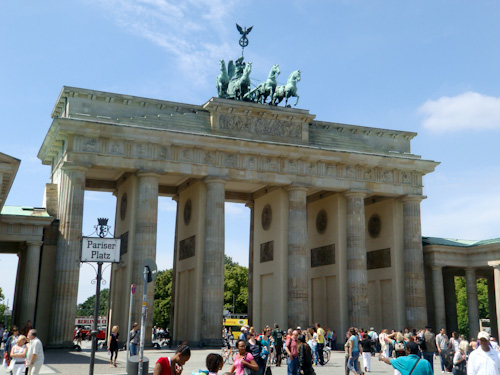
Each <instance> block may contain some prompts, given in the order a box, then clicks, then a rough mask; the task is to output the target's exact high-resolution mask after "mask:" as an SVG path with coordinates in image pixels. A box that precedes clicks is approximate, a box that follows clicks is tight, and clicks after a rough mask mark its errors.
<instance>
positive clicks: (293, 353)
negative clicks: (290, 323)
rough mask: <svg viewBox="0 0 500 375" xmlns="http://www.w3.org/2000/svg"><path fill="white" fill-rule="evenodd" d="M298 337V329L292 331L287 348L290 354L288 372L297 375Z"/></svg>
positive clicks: (287, 352) (290, 374)
mask: <svg viewBox="0 0 500 375" xmlns="http://www.w3.org/2000/svg"><path fill="white" fill-rule="evenodd" d="M298 337H299V333H298V331H297V330H294V331H292V336H291V337H290V338H288V339H287V340H286V344H285V350H286V354H287V355H288V360H287V365H288V367H287V374H288V375H297V374H298V372H299V351H298Z"/></svg>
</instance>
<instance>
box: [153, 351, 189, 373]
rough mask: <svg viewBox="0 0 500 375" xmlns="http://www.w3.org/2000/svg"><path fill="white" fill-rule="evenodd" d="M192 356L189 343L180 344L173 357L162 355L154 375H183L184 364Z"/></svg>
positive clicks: (157, 362)
mask: <svg viewBox="0 0 500 375" xmlns="http://www.w3.org/2000/svg"><path fill="white" fill-rule="evenodd" d="M189 358H191V349H189V346H187V345H181V346H179V347H178V348H177V349H176V351H175V354H174V356H173V357H172V358H168V357H160V358H159V359H158V361H156V364H155V367H154V369H153V375H181V373H182V366H184V364H185V363H186V362H187V361H189Z"/></svg>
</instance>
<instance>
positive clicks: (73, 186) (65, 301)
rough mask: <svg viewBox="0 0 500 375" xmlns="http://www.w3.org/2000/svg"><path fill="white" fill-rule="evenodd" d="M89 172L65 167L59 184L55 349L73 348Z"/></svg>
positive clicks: (53, 337) (75, 166)
mask: <svg viewBox="0 0 500 375" xmlns="http://www.w3.org/2000/svg"><path fill="white" fill-rule="evenodd" d="M86 170H87V168H84V167H81V166H77V165H72V164H69V163H68V164H65V165H63V166H62V169H61V171H60V180H59V184H60V186H59V210H58V214H59V217H58V219H59V236H58V240H57V253H56V263H55V266H54V291H53V297H52V316H51V325H50V327H51V328H50V329H51V334H50V335H49V337H50V339H51V342H50V343H49V344H51V345H52V346H70V345H71V344H72V340H73V335H74V332H73V331H74V328H75V327H74V325H75V314H76V302H77V296H78V281H79V277H80V262H79V261H80V252H81V236H82V220H83V198H84V194H85V172H86Z"/></svg>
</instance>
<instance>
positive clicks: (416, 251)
mask: <svg viewBox="0 0 500 375" xmlns="http://www.w3.org/2000/svg"><path fill="white" fill-rule="evenodd" d="M422 199H423V197H422V196H407V197H404V198H403V199H402V202H403V241H404V270H405V296H406V299H405V302H406V320H407V325H408V326H409V327H410V328H417V329H419V328H422V327H424V326H425V325H426V324H427V308H426V302H425V277H424V254H423V248H422V227H421V224H420V202H421V200H422Z"/></svg>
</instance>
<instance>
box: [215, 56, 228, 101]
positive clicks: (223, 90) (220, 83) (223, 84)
mask: <svg viewBox="0 0 500 375" xmlns="http://www.w3.org/2000/svg"><path fill="white" fill-rule="evenodd" d="M219 64H220V74H219V76H218V77H217V95H218V97H219V98H226V97H227V85H228V84H229V75H228V74H227V70H226V63H225V61H224V60H219Z"/></svg>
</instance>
